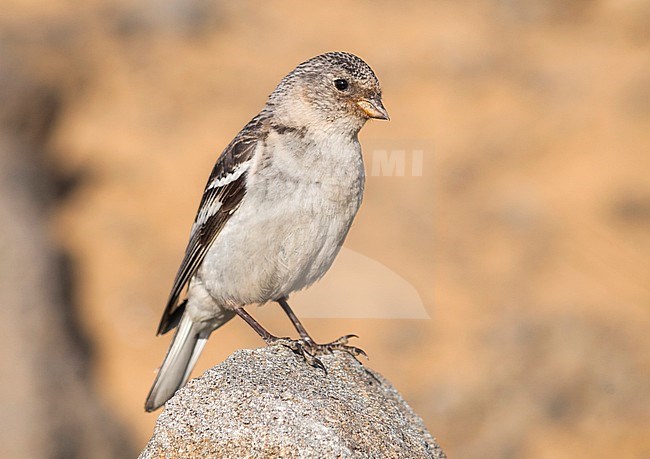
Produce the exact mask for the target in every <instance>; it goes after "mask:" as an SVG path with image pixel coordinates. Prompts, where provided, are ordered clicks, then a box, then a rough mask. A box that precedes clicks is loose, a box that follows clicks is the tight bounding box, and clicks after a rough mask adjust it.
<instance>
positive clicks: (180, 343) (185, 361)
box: [144, 314, 212, 411]
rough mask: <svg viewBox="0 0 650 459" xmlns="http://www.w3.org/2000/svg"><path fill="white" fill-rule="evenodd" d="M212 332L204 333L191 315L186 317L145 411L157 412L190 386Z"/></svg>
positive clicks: (177, 330) (179, 327)
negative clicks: (184, 387) (191, 375)
mask: <svg viewBox="0 0 650 459" xmlns="http://www.w3.org/2000/svg"><path fill="white" fill-rule="evenodd" d="M211 331H212V330H211V329H209V330H205V327H204V326H202V324H200V323H197V322H193V321H192V319H190V317H189V314H183V317H182V318H181V320H180V323H179V324H178V328H177V329H176V334H175V335H174V339H173V340H172V344H171V346H169V350H168V351H167V355H166V356H165V360H164V361H163V364H162V366H161V367H160V371H158V375H157V376H156V380H155V381H154V383H153V386H152V387H151V391H150V392H149V395H148V396H147V401H146V402H145V405H144V409H145V410H147V411H154V410H157V409H158V408H160V407H161V406H162V405H164V404H165V402H166V401H167V400H169V399H170V398H171V397H172V395H174V392H176V391H177V390H178V389H179V388H180V387H181V386H183V385H184V384H185V382H187V379H188V378H189V376H190V373H191V372H192V369H193V368H194V365H196V361H197V360H198V358H199V355H200V354H201V351H202V350H203V347H204V346H205V343H206V342H207V340H208V337H209V336H210V333H211Z"/></svg>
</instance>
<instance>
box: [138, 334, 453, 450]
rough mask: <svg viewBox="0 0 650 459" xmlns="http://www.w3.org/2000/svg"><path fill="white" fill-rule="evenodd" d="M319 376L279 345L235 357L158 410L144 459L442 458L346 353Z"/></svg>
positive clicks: (410, 416)
mask: <svg viewBox="0 0 650 459" xmlns="http://www.w3.org/2000/svg"><path fill="white" fill-rule="evenodd" d="M321 360H322V362H323V364H324V365H325V367H326V368H327V374H325V372H323V371H322V370H320V369H317V368H313V367H311V366H309V365H307V364H306V363H305V361H304V360H303V359H302V358H301V357H299V356H297V355H296V354H294V353H293V352H292V351H291V350H289V349H288V348H286V347H284V346H280V345H277V346H270V347H265V348H261V349H254V350H240V351H237V352H235V353H234V354H233V355H231V356H230V357H229V358H228V359H227V360H226V361H224V362H223V363H221V364H219V365H217V366H216V367H214V368H212V369H210V370H208V371H206V372H205V373H204V374H203V375H202V376H201V377H199V378H197V379H194V380H192V381H190V382H189V383H188V384H187V386H185V387H184V388H182V389H181V390H179V391H178V392H177V393H176V395H175V396H174V397H173V398H172V399H171V400H170V401H169V402H168V403H167V405H166V406H165V409H164V411H163V413H162V414H161V415H160V417H159V418H158V421H157V423H156V427H155V429H154V433H153V437H152V438H151V440H150V441H149V443H148V445H147V446H146V448H145V449H144V451H143V452H142V454H141V455H140V458H141V459H151V458H163V457H164V458H172V457H173V458H191V457H201V458H244V457H246V458H286V459H291V458H409V459H418V458H444V457H446V456H445V454H444V453H443V451H442V450H441V449H440V447H439V446H438V445H437V443H436V441H435V440H434V438H433V437H432V436H431V434H430V433H429V432H428V431H427V429H426V427H425V426H424V424H423V422H422V419H420V418H419V417H418V416H417V415H416V414H415V413H414V412H413V410H412V409H411V408H410V407H409V406H408V405H407V404H406V402H405V401H404V400H403V399H402V397H401V396H400V394H399V393H398V392H397V391H396V390H395V388H393V387H392V386H391V385H390V383H389V382H388V381H386V380H385V379H384V378H383V377H382V376H380V375H379V374H377V373H375V372H373V371H372V370H370V369H368V368H367V367H365V366H363V365H361V364H360V363H359V362H357V361H356V360H355V359H354V358H353V357H351V356H350V355H348V354H346V353H341V352H336V353H334V354H332V355H325V356H322V357H321Z"/></svg>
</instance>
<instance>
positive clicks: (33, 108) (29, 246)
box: [0, 56, 132, 458]
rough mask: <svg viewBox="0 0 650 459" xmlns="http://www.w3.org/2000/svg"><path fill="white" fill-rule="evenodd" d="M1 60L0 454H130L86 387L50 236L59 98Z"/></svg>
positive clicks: (66, 286)
mask: <svg viewBox="0 0 650 459" xmlns="http://www.w3.org/2000/svg"><path fill="white" fill-rule="evenodd" d="M6 57H7V56H0V59H2V60H3V64H5V65H3V66H0V228H1V230H0V231H1V233H2V237H0V304H2V312H3V318H2V320H0V336H2V346H0V359H1V360H2V364H1V365H0V387H1V388H2V390H0V406H2V409H1V410H0V457H3V458H28V457H29V458H89V457H92V458H113V457H114V458H123V457H128V456H129V455H130V454H132V449H131V447H130V445H129V442H128V441H127V440H126V439H125V436H124V435H123V433H122V432H121V431H120V429H119V428H118V426H117V424H116V423H115V421H114V420H113V419H111V416H110V415H109V414H108V413H107V411H106V410H105V409H104V407H103V406H102V404H101V402H100V401H99V400H98V395H97V393H96V392H95V390H94V388H93V386H92V384H91V380H90V373H89V370H90V369H89V368H88V345H87V343H86V341H85V339H84V337H83V334H82V333H81V332H80V329H79V328H78V325H77V322H76V318H75V313H74V311H73V310H72V296H71V285H70V280H71V279H70V270H69V266H68V260H67V257H66V255H65V254H64V253H63V252H61V251H59V250H58V249H57V248H56V246H55V244H53V242H52V240H51V238H50V235H49V234H48V220H49V215H50V210H51V207H52V205H53V204H54V203H55V200H54V196H56V195H57V192H56V191H55V190H54V188H56V183H55V182H56V181H55V180H54V176H53V174H52V173H51V171H50V169H49V168H48V166H47V164H46V160H45V148H46V147H45V144H46V142H47V140H48V135H49V132H50V128H51V126H52V125H53V124H54V122H55V121H56V118H57V116H58V113H59V108H60V103H59V102H60V101H59V96H58V93H57V91H56V89H55V88H51V87H47V86H44V85H41V84H38V83H35V82H34V81H33V80H31V79H30V78H27V77H26V76H25V75H23V74H21V72H20V71H19V69H18V67H12V66H9V65H7V64H8V62H9V60H8V59H6ZM3 58H5V59H3Z"/></svg>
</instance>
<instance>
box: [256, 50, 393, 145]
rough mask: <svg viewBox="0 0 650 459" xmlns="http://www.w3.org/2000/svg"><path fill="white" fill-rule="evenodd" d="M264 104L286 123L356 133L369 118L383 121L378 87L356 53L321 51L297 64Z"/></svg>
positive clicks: (382, 109)
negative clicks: (334, 127)
mask: <svg viewBox="0 0 650 459" xmlns="http://www.w3.org/2000/svg"><path fill="white" fill-rule="evenodd" d="M268 105H269V106H270V107H272V108H273V110H274V111H275V112H276V114H277V115H278V117H279V118H280V119H282V120H283V121H284V122H286V123H287V124H289V125H296V126H310V125H314V126H315V127H323V125H324V126H327V125H328V124H330V125H332V124H333V125H337V126H338V125H340V126H347V127H349V128H350V130H352V131H356V132H358V130H359V129H361V127H362V126H363V124H364V123H365V122H366V121H367V120H368V119H370V118H376V119H382V120H387V119H389V117H388V112H387V111H386V109H385V108H384V105H383V103H382V100H381V87H380V86H379V81H378V80H377V77H376V76H375V73H374V72H373V71H372V69H371V68H370V66H369V65H368V64H366V63H365V62H364V61H363V60H362V59H360V58H358V57H357V56H355V55H353V54H350V53H344V52H333V53H325V54H321V55H319V56H316V57H313V58H311V59H309V60H308V61H305V62H303V63H302V64H300V65H298V67H296V68H295V69H294V70H293V71H292V72H291V73H289V74H288V75H287V76H286V77H284V78H283V79H282V81H281V82H280V84H279V85H278V87H277V88H276V89H275V91H273V93H272V94H271V96H270V97H269V102H268Z"/></svg>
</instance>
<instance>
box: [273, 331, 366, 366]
mask: <svg viewBox="0 0 650 459" xmlns="http://www.w3.org/2000/svg"><path fill="white" fill-rule="evenodd" d="M351 338H358V336H357V335H345V336H341V337H340V338H339V339H336V340H334V341H332V342H331V343H324V344H319V343H316V342H315V341H314V340H312V339H311V338H303V339H290V338H278V339H277V340H275V341H273V342H269V343H268V344H273V343H277V344H281V345H283V346H285V347H287V348H289V349H291V350H292V351H293V352H294V353H296V354H298V355H301V356H302V357H303V358H304V359H305V361H306V362H307V363H308V364H309V365H311V366H312V367H315V368H320V369H321V370H323V371H324V372H325V374H327V370H326V368H325V365H323V362H321V360H320V359H319V358H318V356H319V355H324V354H332V353H333V352H334V351H342V352H347V353H348V354H350V355H351V356H352V357H354V358H355V359H356V358H357V357H358V356H360V355H361V356H363V357H365V358H366V359H368V354H366V352H365V351H364V350H363V349H361V348H358V347H356V346H349V345H348V344H347V343H348V341H349V340H350V339H351Z"/></svg>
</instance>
